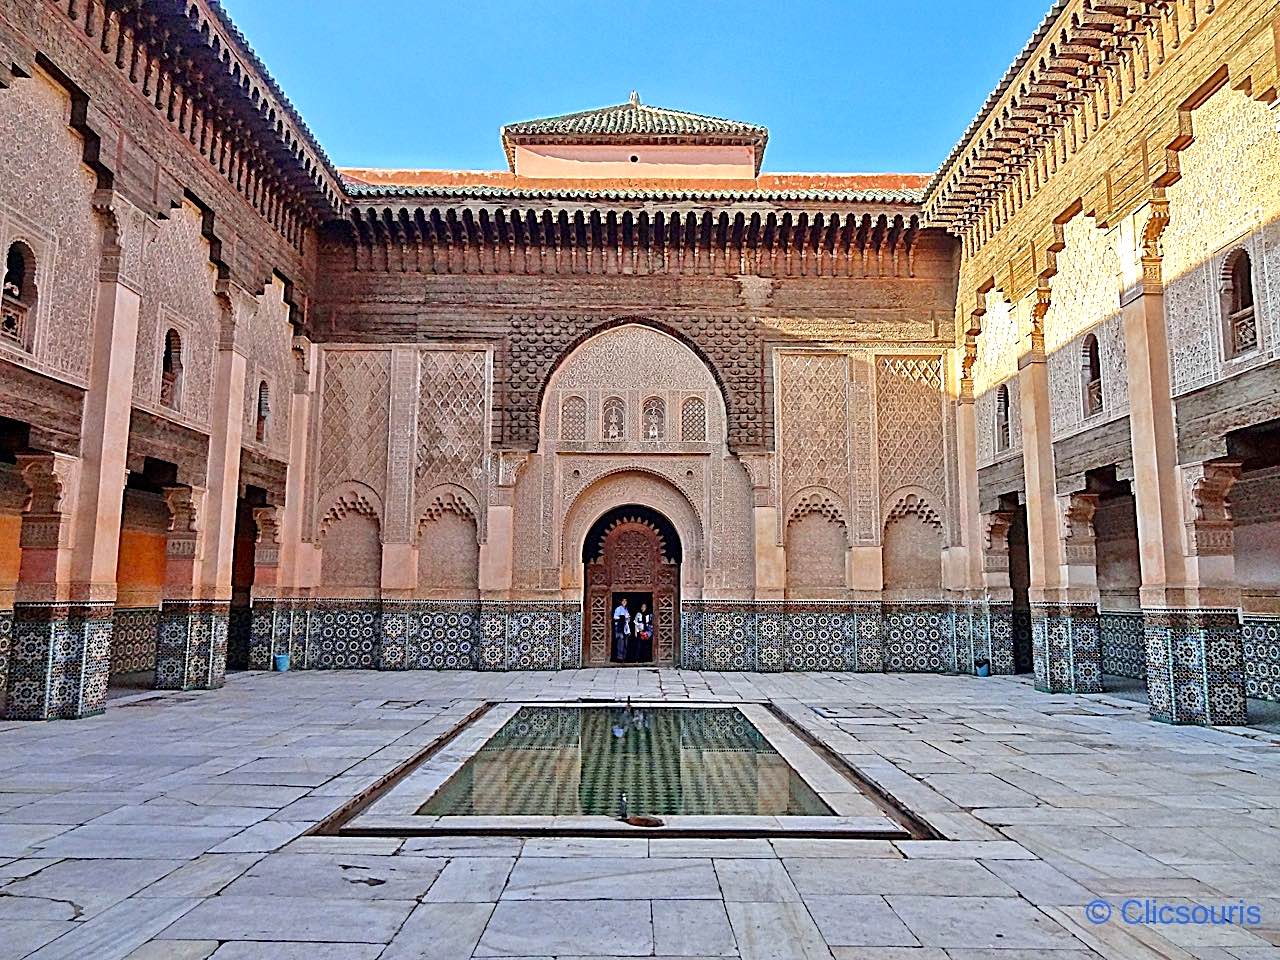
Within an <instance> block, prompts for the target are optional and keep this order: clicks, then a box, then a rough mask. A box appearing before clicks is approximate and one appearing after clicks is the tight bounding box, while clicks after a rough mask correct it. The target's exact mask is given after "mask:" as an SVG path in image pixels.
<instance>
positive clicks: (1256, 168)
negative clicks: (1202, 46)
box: [1162, 86, 1280, 394]
mask: <svg viewBox="0 0 1280 960" xmlns="http://www.w3.org/2000/svg"><path fill="white" fill-rule="evenodd" d="M1192 124H1193V131H1194V135H1195V140H1194V142H1193V143H1192V144H1191V145H1190V146H1189V147H1187V148H1186V149H1185V150H1183V151H1182V152H1181V153H1180V154H1179V169H1180V171H1181V174H1182V177H1181V179H1180V180H1179V181H1178V182H1177V183H1175V184H1173V185H1172V186H1171V187H1170V188H1169V190H1168V197H1169V214H1170V220H1169V226H1168V228H1167V229H1166V230H1165V232H1164V235H1163V237H1162V242H1163V247H1164V262H1163V270H1164V279H1165V283H1166V290H1165V310H1166V314H1167V317H1168V327H1169V352H1170V363H1171V373H1172V377H1173V385H1174V392H1175V393H1176V394H1180V393H1185V392H1188V391H1190V390H1194V389H1196V388H1198V387H1201V386H1204V385H1206V384H1208V383H1212V382H1214V381H1215V380H1217V379H1220V378H1221V377H1223V376H1226V375H1229V374H1230V373H1233V372H1235V371H1236V370H1238V369H1239V364H1233V363H1229V362H1228V363H1224V362H1223V350H1222V333H1221V330H1222V327H1221V324H1222V318H1221V305H1220V302H1219V295H1218V288H1217V279H1218V277H1217V272H1216V269H1215V266H1216V259H1217V258H1219V257H1222V256H1225V254H1226V253H1227V252H1229V250H1228V249H1227V248H1230V247H1234V246H1236V245H1245V246H1247V247H1248V248H1249V249H1250V253H1251V256H1252V258H1253V262H1254V276H1255V280H1254V290H1255V295H1256V302H1257V309H1258V311H1259V314H1260V316H1259V320H1260V322H1259V328H1260V329H1261V330H1263V331H1264V335H1265V332H1266V331H1269V330H1272V329H1274V327H1275V324H1276V322H1277V321H1276V318H1275V315H1276V313H1277V304H1280V296H1278V295H1277V284H1278V283H1280V278H1278V277H1277V272H1276V270H1275V269H1274V266H1276V265H1277V264H1275V262H1274V258H1275V257H1276V256H1277V255H1276V254H1274V253H1273V251H1271V250H1268V249H1267V246H1268V245H1267V243H1266V239H1267V237H1266V235H1265V234H1264V232H1263V229H1262V228H1263V225H1264V224H1268V223H1271V222H1273V221H1275V220H1276V218H1277V216H1280V178H1277V177H1275V176H1274V175H1272V171H1275V170H1277V169H1280V137H1277V135H1276V130H1275V117H1274V116H1273V115H1272V112H1271V111H1270V110H1269V109H1268V108H1267V105H1266V104H1263V103H1259V102H1257V101H1255V100H1253V99H1251V98H1250V97H1249V95H1248V94H1246V93H1244V92H1241V91H1238V90H1235V89H1232V88H1231V87H1230V86H1227V87H1224V88H1223V89H1221V90H1219V91H1218V92H1217V93H1215V94H1214V95H1213V96H1212V97H1210V98H1209V99H1208V100H1207V101H1205V103H1204V104H1203V105H1202V106H1200V107H1199V108H1197V109H1196V110H1195V111H1194V112H1193V113H1192ZM1276 342H1277V341H1276V340H1275V339H1271V341H1270V343H1269V344H1264V345H1263V350H1262V351H1260V353H1261V354H1263V355H1267V354H1273V353H1274V350H1275V345H1276Z"/></svg>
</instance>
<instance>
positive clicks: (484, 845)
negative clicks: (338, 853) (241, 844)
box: [317, 837, 524, 857]
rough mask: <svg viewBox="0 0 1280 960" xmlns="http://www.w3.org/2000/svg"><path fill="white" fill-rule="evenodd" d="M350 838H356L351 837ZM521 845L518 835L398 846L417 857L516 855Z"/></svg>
mask: <svg viewBox="0 0 1280 960" xmlns="http://www.w3.org/2000/svg"><path fill="white" fill-rule="evenodd" d="M317 839H319V838H317ZM339 839H346V838H339ZM352 839H356V838H354V837H353V838H352ZM523 847H524V841H523V840H521V839H520V838H519V837H409V838H408V839H407V840H405V841H404V845H403V846H402V847H401V848H400V855H401V856H417V857H518V856H520V851H521V850H522V849H523Z"/></svg>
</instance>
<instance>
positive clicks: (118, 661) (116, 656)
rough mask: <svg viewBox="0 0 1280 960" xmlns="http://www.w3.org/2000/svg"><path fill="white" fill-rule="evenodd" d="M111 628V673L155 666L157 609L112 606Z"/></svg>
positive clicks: (141, 669) (158, 623)
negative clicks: (113, 610) (113, 612)
mask: <svg viewBox="0 0 1280 960" xmlns="http://www.w3.org/2000/svg"><path fill="white" fill-rule="evenodd" d="M113 620H114V623H113V626H112V632H111V675H112V676H116V675H117V674H121V673H138V672H141V671H143V670H154V669H155V668H156V637H157V635H158V634H159V631H160V611H159V609H157V608H156V607H138V608H132V609H121V608H120V607H116V610H115V614H114V616H113Z"/></svg>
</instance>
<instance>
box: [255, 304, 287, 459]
mask: <svg viewBox="0 0 1280 960" xmlns="http://www.w3.org/2000/svg"><path fill="white" fill-rule="evenodd" d="M247 325H248V329H247V330H246V331H245V333H244V342H245V343H247V344H248V345H249V351H248V359H247V362H246V370H245V380H244V426H245V429H244V443H245V445H246V446H253V447H257V448H260V449H263V450H265V451H266V452H267V453H269V454H270V455H271V456H273V457H275V458H277V459H280V460H287V459H288V457H289V418H290V415H291V407H292V405H293V404H292V402H291V401H292V397H291V394H292V393H293V372H294V363H295V361H294V356H293V325H292V324H291V323H290V322H289V305H288V304H287V303H285V300H284V284H283V283H281V282H280V281H279V280H278V279H273V280H272V282H271V283H269V284H267V288H266V290H265V291H264V292H263V294H262V296H261V297H260V298H259V302H258V309H257V310H256V311H253V312H252V313H251V314H249V315H248V324H247ZM264 382H265V383H266V385H267V397H268V407H269V412H268V416H267V432H266V438H265V440H264V441H262V442H259V441H258V439H257V437H256V429H257V423H258V388H259V386H260V385H261V384H262V383H264Z"/></svg>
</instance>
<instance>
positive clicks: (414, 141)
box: [223, 0, 1049, 173]
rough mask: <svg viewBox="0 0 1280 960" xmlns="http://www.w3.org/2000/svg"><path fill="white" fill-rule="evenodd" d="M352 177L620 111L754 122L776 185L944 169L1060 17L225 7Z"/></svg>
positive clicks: (691, 2)
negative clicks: (1041, 33) (1046, 21)
mask: <svg viewBox="0 0 1280 960" xmlns="http://www.w3.org/2000/svg"><path fill="white" fill-rule="evenodd" d="M223 5H224V6H225V7H226V8H227V9H228V10H229V11H230V13H231V15H232V16H233V17H234V18H235V20H236V22H237V23H238V24H239V25H240V27H241V29H242V30H243V31H244V32H245V34H246V36H247V37H248V38H249V41H250V43H252V44H253V46H254V48H255V49H256V50H257V51H258V53H259V55H260V56H261V57H262V58H263V60H265V61H266V63H267V65H268V67H269V68H270V69H271V71H272V73H273V74H274V76H275V77H276V79H277V80H278V81H279V82H280V83H281V85H282V86H283V87H284V89H285V91H286V92H287V93H288V94H289V97H290V99H292V100H293V102H294V104H295V105H296V106H297V107H298V108H299V110H301V112H302V115H303V117H304V118H306V120H307V122H308V124H309V125H310V126H311V128H312V130H313V131H315V133H316V135H317V137H319V139H320V142H321V143H322V144H323V145H324V147H325V149H326V150H327V151H328V152H329V155H330V156H331V157H332V158H333V160H334V161H335V162H336V163H337V164H339V165H341V166H381V167H422V168H444V169H472V170H492V169H501V168H503V167H504V166H505V159H504V157H503V154H502V148H501V146H500V144H499V139H498V128H499V127H501V126H502V124H503V123H509V122H512V121H516V120H527V119H530V118H533V117H543V116H553V115H555V114H559V113H568V112H571V111H575V110H583V109H588V108H591V107H597V106H604V105H606V104H612V103H620V102H622V101H624V100H626V98H627V95H628V93H629V92H630V91H631V90H632V89H633V88H634V89H636V90H638V91H639V92H640V96H641V98H642V99H643V100H644V102H646V103H652V104H657V105H660V106H665V107H674V108H676V109H683V110H692V111H694V112H697V113H710V114H715V115H717V116H724V117H731V118H733V119H736V120H746V121H750V122H752V123H761V124H764V125H765V126H767V127H768V128H769V134H770V139H769V149H768V152H767V153H766V154H765V170H766V171H772V172H778V173H781V172H791V171H795V172H801V171H830V172H846V171H859V172H864V171H865V172H871V171H892V172H908V171H926V172H927V171H932V170H934V169H936V168H937V166H938V165H939V164H940V163H941V162H942V161H943V160H944V159H945V158H946V155H947V154H948V153H949V152H950V150H951V147H952V145H953V144H954V143H955V141H956V140H957V139H958V138H959V136H960V134H961V133H962V132H963V131H964V128H965V127H966V125H967V124H968V123H969V121H970V120H971V119H972V118H973V115H974V113H976V112H977V110H978V108H979V106H981V104H982V101H983V100H984V99H985V98H986V96H987V94H988V92H990V90H991V89H992V88H993V87H994V86H995V84H996V83H997V82H998V81H999V79H1000V77H1001V76H1003V74H1004V71H1005V69H1006V68H1007V67H1008V66H1009V64H1010V63H1011V62H1012V60H1013V58H1014V57H1015V56H1016V55H1017V53H1018V52H1019V51H1020V50H1021V49H1022V46H1023V45H1024V44H1025V43H1026V41H1027V39H1028V38H1029V37H1030V36H1031V33H1032V31H1033V30H1034V29H1035V27H1036V25H1037V24H1038V23H1039V21H1040V20H1041V18H1042V17H1043V16H1044V14H1045V12H1046V10H1047V9H1048V6H1049V0H897V2H894V0H880V2H876V3H872V2H869V0H844V2H838V0H771V2H770V0H743V2H737V3H730V2H725V0H685V2H677V0H634V2H629V3H624V2H615V0H554V2H553V0H527V2H525V3H523V4H516V3H513V2H509V0H450V2H440V0H361V2H356V0H223Z"/></svg>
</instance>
